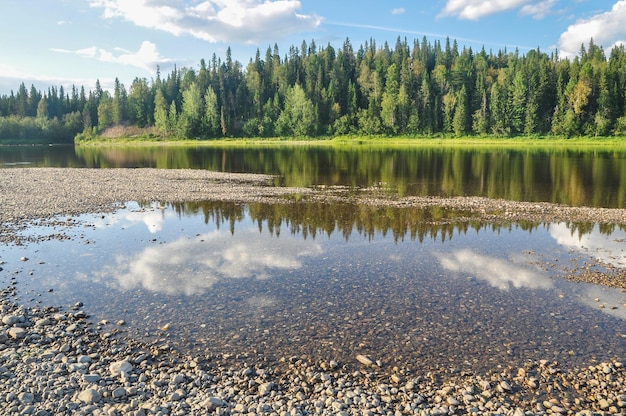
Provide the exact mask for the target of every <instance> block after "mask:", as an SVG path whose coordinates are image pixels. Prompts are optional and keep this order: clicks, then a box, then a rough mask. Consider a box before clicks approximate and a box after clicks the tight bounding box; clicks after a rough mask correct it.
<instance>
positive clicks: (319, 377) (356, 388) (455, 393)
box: [0, 168, 626, 415]
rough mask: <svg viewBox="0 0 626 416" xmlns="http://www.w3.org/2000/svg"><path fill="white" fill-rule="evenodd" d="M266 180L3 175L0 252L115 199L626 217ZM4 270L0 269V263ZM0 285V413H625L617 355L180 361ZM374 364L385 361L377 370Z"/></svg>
mask: <svg viewBox="0 0 626 416" xmlns="http://www.w3.org/2000/svg"><path fill="white" fill-rule="evenodd" d="M272 180H273V178H271V177H267V176H257V175H236V174H220V173H215V172H207V171H192V170H172V171H169V170H156V169H112V170H90V169H54V168H42V169H37V168H35V169H3V170H0V207H1V208H0V224H1V226H0V236H1V238H0V239H1V241H0V243H1V244H11V243H16V242H19V237H18V234H17V232H18V231H19V230H21V229H23V228H25V227H27V226H28V224H30V223H32V222H33V221H40V219H50V218H51V217H53V216H55V215H64V216H70V215H77V214H80V213H88V212H106V211H111V210H114V209H115V208H116V206H117V205H118V204H119V203H120V202H123V201H130V200H136V201H168V202H175V201H189V200H208V199H218V200H227V201H235V202H242V203H245V202H252V201H266V202H283V203H287V202H289V201H292V200H294V198H295V197H296V196H297V198H298V199H302V198H304V199H309V200H315V201H320V200H330V201H338V202H341V201H344V202H357V203H367V204H375V205H380V206H386V205H388V206H407V205H409V206H418V207H419V206H433V205H437V206H445V207H449V208H458V209H463V210H465V211H467V212H468V213H469V214H468V218H471V219H473V220H481V221H486V222H497V221H539V222H551V221H583V222H584V221H588V222H595V223H611V224H621V225H623V224H626V210H609V209H594V208H572V207H563V206H558V205H552V204H545V203H515V202H507V201H492V200H487V199H482V198H450V199H440V198H396V197H393V196H387V195H385V194H384V192H381V191H380V190H378V189H375V190H360V191H356V192H355V191H354V190H352V191H350V192H348V191H347V190H343V189H288V188H280V187H273V186H271V184H272ZM0 260H1V259H0ZM0 282H2V284H3V285H4V286H6V288H5V289H4V290H2V292H0V320H1V323H0V386H1V387H0V391H1V392H2V393H1V394H0V414H33V415H69V414H72V415H91V414H93V415H152V414H160V415H188V414H197V415H204V414H222V415H226V414H276V415H306V414H323V415H379V414H380V415H402V414H424V415H434V414H440V415H444V414H492V415H496V414H502V415H534V414H623V413H626V369H625V368H624V366H623V364H622V363H621V362H620V361H621V358H622V357H615V359H614V360H611V361H606V362H591V363H589V366H587V367H584V368H579V369H573V370H572V369H564V368H562V367H561V366H560V365H559V363H557V362H554V361H552V360H550V359H549V358H547V359H546V360H540V361H536V362H534V361H533V362H527V363H525V365H523V366H521V367H519V366H515V367H514V366H510V365H508V364H507V363H505V362H503V363H501V364H500V365H499V366H496V367H495V368H493V369H492V370H491V371H489V372H485V373H483V374H476V373H467V372H442V373H434V372H424V373H420V372H418V371H415V370H408V369H407V368H401V367H392V366H389V365H386V364H385V362H384V357H369V356H365V355H359V354H358V353H357V352H355V354H354V355H353V357H352V358H351V359H349V360H345V359H343V361H342V360H339V359H333V358H332V357H331V358H330V359H329V360H327V361H323V362H310V361H309V359H308V358H307V357H283V358H282V359H281V360H280V362H279V363H276V364H272V365H269V364H264V363H263V360H262V359H259V357H257V356H254V353H253V352H251V353H250V355H244V356H233V355H229V354H214V355H211V354H209V355H202V356H187V355H184V354H181V353H179V352H177V351H176V350H175V349H174V348H172V347H171V346H170V345H168V344H167V343H164V342H162V341H159V342H147V341H142V340H138V339H136V338H133V337H131V336H129V335H128V333H127V332H126V331H125V330H124V326H120V325H117V323H110V322H106V321H100V322H94V321H92V320H91V319H89V316H88V315H89V312H88V311H89V305H85V306H83V305H82V304H80V303H78V304H75V305H73V306H71V307H66V308H65V309H64V308H61V307H59V306H57V305H51V306H38V307H27V306H24V305H21V304H20V302H19V297H18V290H17V288H18V287H19V279H18V278H17V277H15V276H10V275H8V274H7V273H6V272H5V273H4V274H3V273H2V265H1V264H0ZM379 359H381V360H382V361H378V360H379Z"/></svg>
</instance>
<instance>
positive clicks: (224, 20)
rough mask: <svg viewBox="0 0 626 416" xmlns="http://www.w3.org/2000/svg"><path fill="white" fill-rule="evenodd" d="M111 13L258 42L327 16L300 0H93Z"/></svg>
mask: <svg viewBox="0 0 626 416" xmlns="http://www.w3.org/2000/svg"><path fill="white" fill-rule="evenodd" d="M90 5H91V7H94V8H102V9H103V10H104V11H103V16H104V17H105V18H109V19H112V18H122V19H125V20H127V21H129V22H132V23H133V24H135V25H137V26H141V27H147V28H151V29H157V30H162V31H165V32H168V33H171V34H173V35H176V36H181V35H191V36H193V37H195V38H198V39H202V40H206V41H208V42H240V43H257V42H260V41H267V40H272V41H273V40H277V39H280V38H284V37H286V36H288V35H291V34H294V33H301V32H307V31H312V30H314V29H316V28H317V27H318V26H319V25H320V23H321V18H320V17H319V16H317V15H315V14H309V15H304V14H300V13H298V10H299V9H300V7H301V4H300V1H296V0H265V1H261V0H229V1H226V0H208V1H203V2H201V3H198V4H196V5H190V4H188V3H187V2H186V1H181V0H178V1H168V2H163V1H157V0H91V1H90Z"/></svg>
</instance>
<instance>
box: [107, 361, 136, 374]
mask: <svg viewBox="0 0 626 416" xmlns="http://www.w3.org/2000/svg"><path fill="white" fill-rule="evenodd" d="M132 369H133V365H132V364H131V363H129V362H128V361H126V360H123V361H116V362H114V363H111V365H109V371H110V372H111V375H112V376H119V375H121V374H122V373H124V374H126V373H128V372H129V371H131V370H132Z"/></svg>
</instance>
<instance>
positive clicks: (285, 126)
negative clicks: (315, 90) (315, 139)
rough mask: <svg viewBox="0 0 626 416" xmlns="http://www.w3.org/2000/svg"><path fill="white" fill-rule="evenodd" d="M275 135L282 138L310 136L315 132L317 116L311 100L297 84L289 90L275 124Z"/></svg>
mask: <svg viewBox="0 0 626 416" xmlns="http://www.w3.org/2000/svg"><path fill="white" fill-rule="evenodd" d="M276 129H277V133H278V134H280V135H283V136H295V137H302V136H311V135H313V134H315V132H316V130H317V114H316V111H315V107H314V106H313V103H312V102H311V100H309V99H308V98H307V97H306V95H305V94H304V90H303V89H302V87H301V86H300V85H299V84H296V85H294V87H293V88H290V89H289V90H288V92H287V96H286V97H285V106H284V109H283V112H282V113H281V114H280V116H279V117H278V120H277V122H276Z"/></svg>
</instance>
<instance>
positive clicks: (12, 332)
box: [9, 326, 27, 339]
mask: <svg viewBox="0 0 626 416" xmlns="http://www.w3.org/2000/svg"><path fill="white" fill-rule="evenodd" d="M26 334H27V332H26V330H25V329H24V328H18V327H15V326H14V327H12V328H9V336H10V337H11V338H13V339H22V338H24V337H26Z"/></svg>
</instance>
